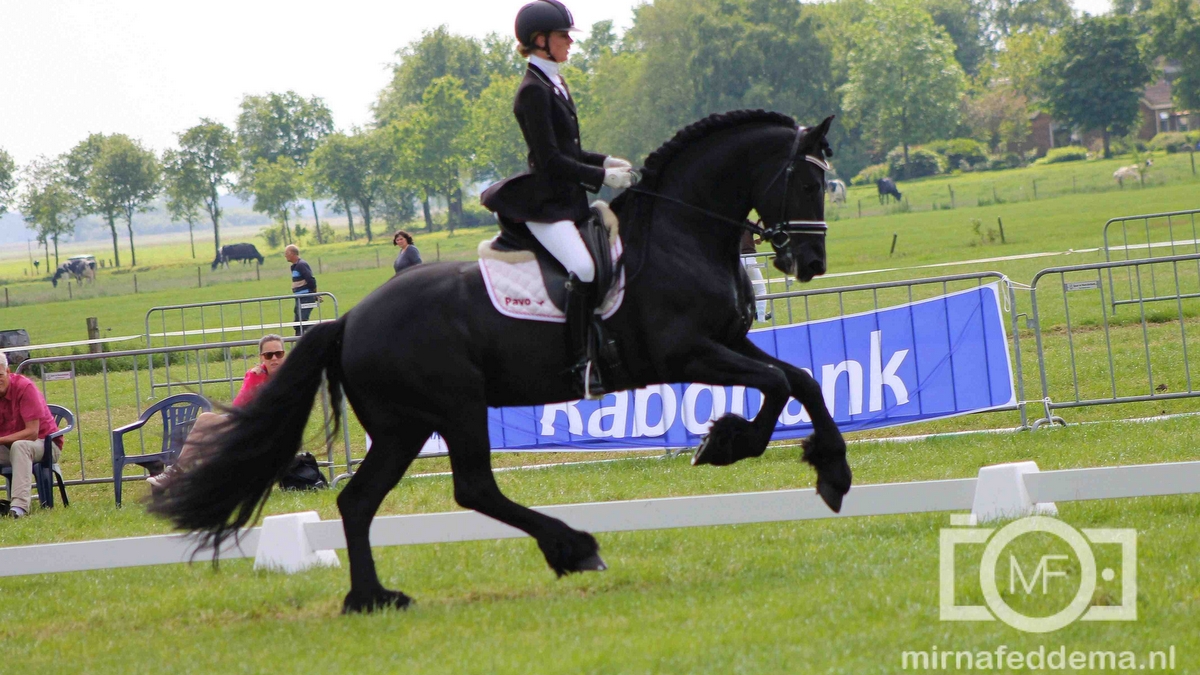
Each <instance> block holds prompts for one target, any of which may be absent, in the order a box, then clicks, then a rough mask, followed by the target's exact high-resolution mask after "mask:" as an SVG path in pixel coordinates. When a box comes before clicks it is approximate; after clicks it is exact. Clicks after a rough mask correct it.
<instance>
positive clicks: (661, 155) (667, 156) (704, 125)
mask: <svg viewBox="0 0 1200 675" xmlns="http://www.w3.org/2000/svg"><path fill="white" fill-rule="evenodd" d="M747 124H774V125H779V126H788V127H792V128H795V126H796V120H794V119H792V118H791V117H788V116H787V115H784V114H783V113H777V112H770V111H767V110H733V111H730V112H724V113H716V114H713V115H709V116H708V117H705V118H704V119H702V120H700V121H698V122H694V123H692V124H689V125H688V126H686V127H684V128H683V129H680V130H679V131H678V132H676V133H675V135H674V136H672V137H671V140H669V141H667V142H666V143H663V144H662V145H661V146H659V148H658V149H657V150H655V151H654V152H652V153H650V155H649V156H648V157H646V164H645V169H644V172H643V175H642V185H643V186H644V187H649V188H652V187H654V184H655V182H656V180H657V179H658V177H659V175H660V174H661V172H662V170H663V169H664V168H665V167H666V166H667V165H668V164H670V163H671V160H673V159H675V157H677V156H678V155H679V153H681V152H682V151H683V150H684V149H685V148H687V147H688V146H689V145H692V144H693V143H695V142H696V141H699V140H702V139H704V138H707V137H708V136H711V135H712V134H715V133H717V132H720V131H725V130H727V129H733V128H735V127H740V126H743V125H747Z"/></svg>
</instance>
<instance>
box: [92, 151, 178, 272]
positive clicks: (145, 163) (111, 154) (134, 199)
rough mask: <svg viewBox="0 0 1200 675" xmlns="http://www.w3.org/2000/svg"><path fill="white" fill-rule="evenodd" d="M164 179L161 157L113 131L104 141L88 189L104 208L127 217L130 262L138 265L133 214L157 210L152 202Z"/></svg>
mask: <svg viewBox="0 0 1200 675" xmlns="http://www.w3.org/2000/svg"><path fill="white" fill-rule="evenodd" d="M161 181H162V167H160V166H159V164H158V158H157V157H156V156H155V155H154V153H153V152H151V151H150V150H147V149H146V148H144V147H142V144H141V143H140V142H138V141H135V140H133V139H131V138H129V137H128V136H125V135H124V134H113V135H112V136H109V137H108V138H107V139H106V140H105V142H104V143H103V146H102V148H101V151H100V155H99V157H97V158H96V163H95V165H94V166H93V167H92V176H91V179H90V181H89V186H88V192H89V193H90V194H91V196H92V199H94V200H95V201H96V203H98V204H102V205H104V206H105V208H111V207H116V208H117V209H118V211H119V212H120V213H121V214H122V215H124V216H125V226H126V229H128V230H129V257H130V258H131V263H130V264H131V265H137V251H136V249H135V248H134V245H133V214H134V213H145V212H147V211H152V210H154V207H152V206H151V205H150V203H151V201H152V200H153V199H154V198H155V197H157V196H158V192H159V188H160V185H161Z"/></svg>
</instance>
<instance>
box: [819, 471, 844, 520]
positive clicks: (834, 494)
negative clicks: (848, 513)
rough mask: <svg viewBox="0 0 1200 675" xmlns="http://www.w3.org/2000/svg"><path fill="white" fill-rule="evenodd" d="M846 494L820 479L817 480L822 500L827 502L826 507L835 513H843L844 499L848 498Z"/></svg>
mask: <svg viewBox="0 0 1200 675" xmlns="http://www.w3.org/2000/svg"><path fill="white" fill-rule="evenodd" d="M846 492H849V490H847V491H846ZM846 492H842V491H840V490H838V489H837V488H835V487H833V486H832V485H830V484H829V483H826V482H825V481H823V480H821V479H820V478H818V479H817V494H819V495H821V499H824V500H825V505H826V506H828V507H829V510H831V511H833V512H834V513H841V512H842V497H845V496H846Z"/></svg>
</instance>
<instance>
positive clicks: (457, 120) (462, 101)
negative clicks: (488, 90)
mask: <svg viewBox="0 0 1200 675" xmlns="http://www.w3.org/2000/svg"><path fill="white" fill-rule="evenodd" d="M468 114H469V108H468V103H467V97H466V92H465V91H464V90H463V86H462V82H461V81H459V80H458V78H456V77H454V76H452V75H447V76H446V77H441V78H438V79H436V80H434V81H433V83H432V84H430V85H429V88H428V89H427V90H426V91H425V96H424V98H422V100H421V107H420V108H419V109H418V110H417V111H416V114H415V115H414V116H413V119H412V134H411V136H410V138H409V142H408V143H407V147H406V148H405V152H404V153H403V154H402V155H401V156H400V157H398V159H401V158H402V159H403V160H404V161H406V162H407V163H409V165H410V171H411V176H412V180H409V181H401V182H404V183H409V184H416V185H421V186H422V187H423V189H424V190H425V193H426V198H427V199H428V197H429V195H431V194H442V195H445V196H446V200H447V203H448V205H449V209H448V210H449V214H448V217H447V220H446V225H447V227H449V229H450V231H451V232H453V231H454V226H455V225H457V224H458V223H459V222H461V219H462V181H461V178H460V173H461V169H462V168H463V167H464V166H466V165H467V162H468V157H467V153H466V150H465V148H464V140H465V139H464V136H463V132H464V131H465V130H466V127H467V124H468V122H469V121H470V120H469V117H468ZM428 224H429V223H427V225H428Z"/></svg>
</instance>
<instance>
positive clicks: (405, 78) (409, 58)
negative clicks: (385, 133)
mask: <svg viewBox="0 0 1200 675" xmlns="http://www.w3.org/2000/svg"><path fill="white" fill-rule="evenodd" d="M507 49H508V50H512V42H511V41H510V42H508V47H507ZM396 56H397V57H399V60H398V61H397V62H396V63H394V64H393V65H392V81H391V82H389V83H388V85H387V86H386V87H384V88H383V91H381V92H379V98H378V100H377V101H376V103H375V107H374V111H375V121H376V124H377V126H379V127H383V126H386V125H388V124H390V123H392V122H395V121H397V120H398V119H400V118H401V117H402V116H403V115H404V109H405V107H406V106H410V105H416V104H419V103H421V101H422V99H423V98H424V96H425V90H427V89H429V87H430V85H432V84H433V82H434V80H437V79H439V78H442V77H446V76H447V75H450V76H453V77H455V78H457V79H458V81H459V84H460V86H461V87H463V89H464V90H465V91H466V95H467V98H469V99H472V100H474V99H475V98H476V97H477V96H479V92H481V91H483V89H484V87H486V86H487V84H488V78H489V75H488V67H489V66H492V67H497V68H499V69H500V70H501V71H502V72H503V70H504V69H506V68H507V67H511V66H514V65H515V62H514V61H512V60H511V59H512V56H511V51H509V52H508V56H507V59H506V58H505V51H504V47H503V45H502V44H501V43H500V40H499V39H498V38H497V39H493V40H492V42H491V47H490V49H489V52H488V55H487V58H486V59H485V54H484V50H483V47H482V46H481V45H480V44H479V42H478V41H476V40H475V39H474V38H470V37H464V36H461V35H454V34H453V33H451V32H450V30H449V29H448V28H447V27H446V26H439V27H437V28H435V29H434V30H432V31H426V32H425V33H423V34H422V35H421V38H420V39H419V40H415V41H413V42H411V43H409V44H408V46H406V47H404V48H403V49H400V50H399V51H397V52H396Z"/></svg>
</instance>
